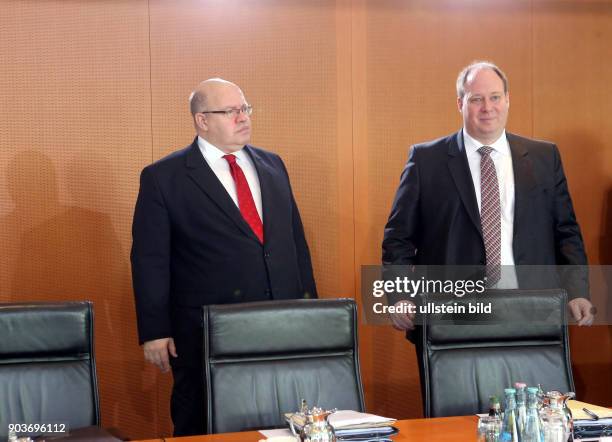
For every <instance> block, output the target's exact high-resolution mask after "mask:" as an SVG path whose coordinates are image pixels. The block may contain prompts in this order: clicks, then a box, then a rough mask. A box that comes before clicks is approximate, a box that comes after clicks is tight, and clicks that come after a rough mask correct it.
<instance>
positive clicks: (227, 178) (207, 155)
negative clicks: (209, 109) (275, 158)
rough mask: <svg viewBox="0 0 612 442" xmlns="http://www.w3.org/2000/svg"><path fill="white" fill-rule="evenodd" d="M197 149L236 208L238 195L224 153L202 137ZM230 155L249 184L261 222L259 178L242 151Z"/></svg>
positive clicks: (250, 161) (199, 138)
mask: <svg viewBox="0 0 612 442" xmlns="http://www.w3.org/2000/svg"><path fill="white" fill-rule="evenodd" d="M198 147H199V148H200V151H201V152H202V155H204V159H205V160H206V162H207V163H208V165H209V166H210V168H211V169H212V171H213V172H214V173H215V175H216V176H217V178H219V181H221V184H223V187H225V190H227V193H228V194H229V196H230V197H231V198H232V200H233V201H234V204H236V206H237V207H238V208H240V206H238V194H237V192H236V183H235V182H234V178H233V177H232V174H231V172H230V168H229V164H228V162H227V160H226V159H225V158H223V156H224V155H226V153H225V152H223V151H222V150H220V149H218V148H217V147H215V146H214V145H212V144H210V143H209V142H208V141H206V140H205V139H204V138H202V137H198ZM232 155H234V156H235V157H236V163H237V164H238V165H239V166H240V168H241V169H242V171H243V172H244V176H245V177H246V180H247V182H248V183H249V188H250V189H251V194H252V195H253V200H254V201H255V207H256V208H257V213H259V218H260V219H261V220H262V222H263V212H262V204H261V187H260V185H259V177H258V176H257V171H256V170H255V165H254V164H253V161H252V160H251V157H249V154H247V153H246V152H245V151H244V149H240V150H239V151H236V152H233V153H232Z"/></svg>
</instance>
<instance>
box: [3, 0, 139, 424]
mask: <svg viewBox="0 0 612 442" xmlns="http://www.w3.org/2000/svg"><path fill="white" fill-rule="evenodd" d="M0 17H1V18H0V59H1V60H2V67H1V68H0V97H1V98H0V100H2V104H1V105H0V182H1V183H2V184H0V226H1V228H0V250H1V255H2V257H1V258H0V259H1V260H2V264H1V265H0V300H1V301H3V302H6V301H12V302H22V301H36V300H72V299H89V300H92V301H93V302H94V309H95V333H96V353H97V367H98V375H99V381H100V395H101V404H102V419H103V424H104V425H105V426H115V427H120V428H129V429H131V430H133V431H134V434H138V433H139V431H140V434H145V432H146V430H147V426H148V425H149V424H148V420H149V417H150V416H149V417H147V416H139V413H140V412H141V411H140V410H142V406H141V405H142V403H146V402H147V399H148V396H149V395H148V394H147V392H146V386H145V385H144V384H145V383H146V380H144V379H143V377H142V375H141V371H142V370H141V369H138V368H141V367H142V366H143V360H142V356H141V351H140V349H139V348H138V345H137V341H136V331H135V326H134V324H135V319H134V317H135V315H134V307H133V301H132V293H131V283H130V270H129V265H128V259H129V258H128V254H129V248H130V245H131V239H130V225H131V216H132V211H133V205H134V199H135V196H136V191H137V189H138V173H139V169H140V167H141V166H142V165H143V164H144V163H146V162H148V161H150V158H151V153H150V152H151V148H150V145H151V141H150V140H151V133H150V101H149V97H150V92H149V62H148V52H149V51H148V46H149V45H148V14H147V2H146V1H130V2H124V1H108V0H104V1H102V0H99V1H95V0H93V1H90V0H88V1H82V2H78V1H70V2H66V1H59V0H58V1H50V0H48V1H34V0H31V1H25V0H15V1H4V2H3V4H2V13H1V14H0ZM149 434H150V433H149Z"/></svg>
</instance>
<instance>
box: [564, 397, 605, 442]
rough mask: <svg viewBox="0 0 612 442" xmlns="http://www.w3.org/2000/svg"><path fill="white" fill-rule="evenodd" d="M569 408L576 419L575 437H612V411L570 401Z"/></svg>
mask: <svg viewBox="0 0 612 442" xmlns="http://www.w3.org/2000/svg"><path fill="white" fill-rule="evenodd" d="M567 406H568V407H569V409H570V410H571V411H572V417H573V418H574V437H576V438H581V439H584V438H591V437H603V436H612V409H610V408H606V407H600V406H599V405H593V404H587V403H586V402H580V401H568V402H567ZM587 410H588V412H587ZM589 413H590V414H589Z"/></svg>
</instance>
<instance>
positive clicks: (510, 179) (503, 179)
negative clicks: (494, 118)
mask: <svg viewBox="0 0 612 442" xmlns="http://www.w3.org/2000/svg"><path fill="white" fill-rule="evenodd" d="M463 143H464V145H465V153H466V154H467V159H468V163H469V166H470V173H471V175H472V181H473V182H474V189H475V190H476V201H477V202H478V210H479V211H480V210H481V196H480V159H481V157H482V156H481V155H480V153H478V149H480V148H481V147H482V146H484V144H482V143H481V142H480V141H477V140H476V139H474V138H472V137H471V136H470V134H468V132H467V130H466V129H465V128H463ZM487 146H489V147H491V148H492V149H493V151H492V152H491V159H492V160H493V164H494V165H495V171H496V173H497V183H498V185H499V203H500V210H501V264H502V269H501V270H502V275H501V279H500V281H499V283H498V284H497V286H496V288H516V287H517V286H518V285H517V281H516V272H515V271H514V267H513V266H514V253H513V251H512V235H513V233H514V171H513V168H512V154H511V153H510V144H508V139H507V138H506V131H505V130H504V132H503V133H502V134H501V136H500V137H499V138H498V139H497V140H496V141H495V142H494V143H492V144H487Z"/></svg>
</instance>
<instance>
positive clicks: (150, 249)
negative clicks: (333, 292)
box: [131, 78, 317, 436]
mask: <svg viewBox="0 0 612 442" xmlns="http://www.w3.org/2000/svg"><path fill="white" fill-rule="evenodd" d="M189 103H190V110H191V114H192V116H193V122H194V127H195V130H196V134H197V136H196V138H195V140H194V141H193V142H192V143H191V145H189V146H187V147H185V148H183V149H181V150H178V151H176V152H174V153H172V154H170V155H169V156H167V157H165V158H162V159H161V160H159V161H157V162H155V163H153V164H151V165H149V166H147V167H146V168H145V169H144V170H143V171H142V174H141V177H140V191H139V194H138V200H137V202H136V208H135V212H134V222H133V228H132V236H133V244H132V253H131V261H132V276H133V285H134V294H135V298H136V312H137V319H138V335H139V340H140V343H141V344H142V346H143V349H144V356H145V359H146V360H147V361H148V362H150V363H152V364H155V365H156V366H157V367H159V369H160V370H161V371H162V372H167V371H168V370H169V369H170V368H171V369H172V373H173V377H174V386H173V391H172V401H171V414H172V420H173V423H174V434H175V436H186V435H193V434H202V433H205V430H206V429H205V427H204V422H205V414H204V386H203V370H202V318H201V306H202V305H209V304H229V303H238V302H250V301H262V300H270V299H295V298H316V297H317V290H316V285H315V281H314V277H313V271H312V264H311V259H310V252H309V250H308V245H307V243H306V238H305V235H304V228H303V226H302V221H301V218H300V214H299V212H298V208H297V205H296V203H295V199H294V197H293V193H292V191H291V185H290V183H289V177H288V175H287V170H286V168H285V165H284V164H283V162H282V160H281V159H280V157H279V156H278V155H276V154H274V153H271V152H267V151H265V150H262V149H259V148H257V147H254V146H251V145H249V144H248V143H249V141H250V138H251V119H250V116H251V113H252V111H253V109H252V107H251V106H250V105H249V104H248V103H247V101H246V99H245V97H244V94H243V93H242V91H241V90H240V88H239V87H238V86H236V85H235V84H233V83H231V82H229V81H226V80H223V79H220V78H213V79H210V80H206V81H203V82H202V83H200V84H199V85H198V86H197V88H196V89H195V90H194V91H193V92H192V94H191V96H190V98H189Z"/></svg>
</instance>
